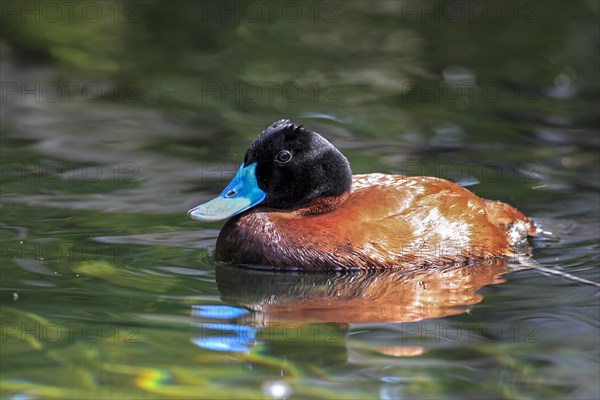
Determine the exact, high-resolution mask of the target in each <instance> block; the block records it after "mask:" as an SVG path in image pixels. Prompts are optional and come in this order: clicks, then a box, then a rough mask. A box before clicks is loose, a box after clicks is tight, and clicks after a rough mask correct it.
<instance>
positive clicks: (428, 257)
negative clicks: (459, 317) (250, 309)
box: [216, 174, 535, 270]
mask: <svg viewBox="0 0 600 400" xmlns="http://www.w3.org/2000/svg"><path fill="white" fill-rule="evenodd" d="M313 210H314V206H310V205H309V206H307V207H302V208H297V209H295V210H276V209H267V208H261V207H258V208H255V209H253V210H251V211H249V212H248V213H245V214H242V215H240V216H238V217H234V218H232V219H231V220H229V221H228V222H227V224H226V225H225V227H224V228H223V230H222V231H221V234H220V235H219V239H218V241H217V253H216V256H217V259H219V260H221V261H225V262H233V263H246V264H255V265H264V266H272V267H275V268H301V269H305V270H324V269H347V268H389V267H404V268H415V267H421V266H435V265H444V264H449V263H464V262H467V261H469V260H471V259H484V258H491V257H495V256H501V255H510V254H512V246H513V245H514V244H515V243H516V242H517V241H520V240H523V239H524V238H525V237H526V236H527V234H528V233H529V234H533V233H534V232H535V228H534V227H533V224H532V223H531V221H530V220H529V219H528V218H527V217H525V216H524V215H523V214H522V213H520V212H519V211H518V210H516V209H514V208H513V207H511V206H509V205H507V204H505V203H501V202H493V201H488V200H484V199H481V198H479V197H477V196H476V195H475V194H473V193H472V192H470V191H468V190H467V189H465V188H462V187H460V186H458V185H456V184H454V183H452V182H449V181H446V180H443V179H438V178H431V177H408V176H399V175H385V174H369V175H355V176H354V177H353V184H352V190H351V192H350V194H349V195H348V197H347V199H345V201H344V202H343V203H342V204H341V205H340V206H339V207H337V208H335V209H333V210H332V211H329V212H326V213H322V214H316V215H314V214H312V212H313Z"/></svg>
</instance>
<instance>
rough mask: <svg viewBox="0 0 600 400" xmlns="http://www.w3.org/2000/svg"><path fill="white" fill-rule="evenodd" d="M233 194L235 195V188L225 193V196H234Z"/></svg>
mask: <svg viewBox="0 0 600 400" xmlns="http://www.w3.org/2000/svg"><path fill="white" fill-rule="evenodd" d="M233 196H235V190H233V189H232V190H230V191H229V192H227V193H226V194H225V197H233Z"/></svg>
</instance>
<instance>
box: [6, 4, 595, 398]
mask: <svg viewBox="0 0 600 400" xmlns="http://www.w3.org/2000/svg"><path fill="white" fill-rule="evenodd" d="M0 11H1V16H0V19H1V39H0V52H1V53H0V67H1V69H0V73H1V79H2V87H1V89H2V91H1V97H2V98H1V106H2V109H1V111H0V117H1V119H0V122H1V125H0V135H1V136H0V139H1V156H2V176H1V178H2V197H1V200H2V204H1V211H2V217H1V225H0V228H2V229H1V230H0V232H1V233H2V268H1V270H0V271H1V277H0V278H1V296H2V305H1V306H0V307H1V314H0V316H1V319H2V341H1V343H0V344H1V345H2V346H1V348H2V350H1V351H2V355H1V357H0V363H1V364H0V366H1V368H2V378H1V379H0V385H1V388H2V397H3V398H11V399H34V398H113V397H114V398H131V397H135V398H146V397H148V398H165V397H167V398H177V397H180V398H190V397H193V398H198V397H203V398H234V397H236V398H374V397H380V398H402V397H404V398H461V399H464V398H482V397H493V398H544V397H548V398H563V397H570V398H597V397H598V396H599V392H600V390H599V388H598V375H599V374H598V357H599V352H598V345H599V343H598V337H599V335H598V333H599V332H598V326H599V324H598V313H599V310H598V309H599V301H598V296H597V291H594V289H593V288H590V287H586V286H578V285H574V284H572V283H570V282H568V281H565V280H561V279H558V278H555V277H547V276H544V275H541V274H539V273H537V272H534V271H521V272H513V273H510V274H508V275H504V276H503V278H502V279H501V278H499V276H500V275H503V274H505V273H506V272H508V270H509V267H507V266H506V265H495V266H487V265H481V266H478V268H472V269H471V270H465V271H450V272H436V271H433V272H430V273H427V274H424V275H417V276H407V277H393V276H392V277H389V276H384V277H369V276H367V277H364V276H360V277H355V278H352V277H348V276H337V275H331V276H327V275H325V276H322V275H316V276H305V275H302V274H299V275H291V274H267V273H259V272H252V271H245V270H240V269H237V268H223V267H217V266H216V264H215V263H214V261H213V260H212V259H211V257H210V253H211V250H212V248H213V247H214V241H215V239H216V236H217V234H218V230H219V228H220V226H221V224H219V223H213V224H198V223H196V222H193V221H189V220H187V218H186V210H187V209H189V208H191V207H192V206H194V205H196V204H199V203H200V202H202V201H204V200H208V199H210V198H212V197H213V196H214V195H216V194H217V193H219V192H220V190H221V189H222V188H223V187H224V186H225V185H226V184H227V182H228V180H229V179H230V178H231V176H232V175H233V174H234V172H235V171H236V169H237V167H238V165H239V163H240V162H241V161H242V159H243V154H244V152H245V149H246V148H247V146H248V145H249V143H250V142H251V141H252V140H253V139H254V137H255V136H256V135H257V134H258V133H260V131H261V130H262V129H264V128H265V127H266V126H267V125H269V124H270V123H271V122H273V121H274V120H277V119H280V118H291V119H292V120H293V121H294V122H296V123H302V124H304V125H306V126H307V127H309V128H311V129H313V130H316V131H318V132H320V133H321V134H323V135H324V136H325V137H327V138H328V139H329V140H330V141H332V142H333V143H334V144H335V145H336V146H337V147H338V148H340V150H341V151H342V152H343V153H344V154H345V155H346V156H347V157H348V159H349V161H350V162H351V165H352V168H353V171H354V173H370V172H387V173H404V174H409V175H432V176H439V177H442V178H446V179H451V180H453V181H456V182H459V183H461V184H464V185H469V189H471V190H473V191H474V192H476V193H477V194H478V195H481V196H484V197H487V198H493V199H499V200H503V201H508V202H510V203H511V204H513V205H515V206H517V207H518V208H519V209H521V210H522V211H524V212H525V213H526V214H528V215H531V216H532V217H534V219H535V220H536V223H537V224H538V226H540V227H541V228H542V230H543V231H544V233H543V234H542V235H541V236H540V238H538V239H536V240H535V241H534V243H533V245H534V248H535V249H534V257H535V259H536V260H537V261H538V262H540V263H542V264H543V265H545V266H547V267H551V268H559V269H562V270H564V271H566V272H569V273H571V274H573V275H577V276H580V277H583V278H586V279H589V280H593V281H596V282H598V281H599V280H600V276H599V272H598V271H599V269H598V268H600V263H599V260H598V250H599V246H598V238H599V237H600V228H599V215H600V200H599V196H598V189H599V188H600V183H599V181H600V168H599V162H600V159H599V153H600V152H599V151H598V150H599V148H600V135H599V125H600V100H599V94H600V77H599V72H598V71H600V65H599V64H600V62H599V52H598V48H599V47H600V31H599V24H598V21H599V18H600V3H599V2H597V1H595V0H590V1H578V0H577V1H570V2H562V1H553V0H550V1H510V0H509V1H493V0H490V1H473V2H466V1H456V2H455V1H450V2H442V1H425V2H420V1H347V2H346V1H288V2H277V1H275V2H270V1H264V2H263V1H258V2H257V1H247V2H243V1H224V2H218V1H203V0H199V1H74V2H51V1H50V2H47V1H10V0H5V1H3V2H2V4H1V6H0ZM215 269H216V272H215ZM383 282H388V283H390V282H391V283H390V284H389V286H390V287H391V288H395V289H394V290H395V291H392V292H385V293H382V292H381V290H379V289H381V288H383V287H387V286H385V285H384V283H383ZM501 282H503V283H502V284H499V285H491V284H494V283H501ZM488 285H491V286H488ZM423 287H426V288H427V290H420V289H418V288H421V289H422V288H423ZM415 288H417V289H415ZM333 289H335V290H337V292H336V291H335V290H333ZM335 293H338V295H337V296H338V297H336V295H335ZM340 293H341V294H340ZM353 293H354V294H353ZM369 293H370V297H369V296H368V294H369ZM339 296H342V297H341V300H340V297H339ZM344 296H347V297H344ZM345 302H347V303H345ZM344 304H347V306H344ZM334 305H335V307H338V308H335V307H334ZM374 305H376V306H377V308H376V309H375V311H373V306H374ZM387 306H390V307H391V309H390V310H388V308H387ZM220 307H221V308H220ZM222 307H231V308H222ZM207 310H208V311H207ZM332 310H334V311H335V312H332ZM377 310H379V315H380V316H381V318H380V319H379V320H378V319H377V318H375V319H368V318H366V315H371V313H372V314H373V315H378V313H377V312H376V311H377ZM467 310H468V311H469V312H468V313H464V311H467ZM349 311H353V313H349ZM348 315H354V316H353V317H350V316H348ZM342 316H343V317H342ZM215 323H216V324H221V325H218V326H217V325H210V324H215ZM282 324H283V325H282ZM286 324H293V327H294V332H296V330H297V329H299V330H300V332H303V335H300V337H299V338H298V339H297V340H296V338H295V336H293V335H292V336H293V337H290V336H289V335H287V333H289V330H288V329H287V328H288V325H286ZM282 327H283V328H282ZM319 332H320V334H317V333H319ZM323 332H326V336H327V338H328V339H330V340H323V339H324V336H323ZM457 332H458V333H462V335H461V336H460V337H461V338H460V339H457V336H456V333H457ZM223 335H225V336H223ZM223 337H226V338H227V339H226V340H225V339H223ZM407 337H408V338H409V340H408V341H407V340H406V338H407ZM215 338H217V339H216V341H215V340H213V339H215ZM574 338H576V340H574ZM127 339H133V341H128V340H127ZM292 339H293V340H292Z"/></svg>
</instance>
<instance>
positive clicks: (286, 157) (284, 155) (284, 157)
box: [276, 150, 292, 163]
mask: <svg viewBox="0 0 600 400" xmlns="http://www.w3.org/2000/svg"><path fill="white" fill-rule="evenodd" d="M276 159H277V161H279V162H282V163H286V162H288V161H290V160H291V159H292V153H290V152H289V151H287V150H281V151H280V152H279V153H277V157H276Z"/></svg>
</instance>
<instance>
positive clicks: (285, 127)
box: [188, 119, 352, 221]
mask: <svg viewBox="0 0 600 400" xmlns="http://www.w3.org/2000/svg"><path fill="white" fill-rule="evenodd" d="M351 185H352V171H351V170H350V164H349V163H348V160H346V157H344V156H343V155H342V153H340V152H339V150H338V149H336V148H335V147H334V146H333V145H332V144H331V143H329V142H328V141H327V140H326V139H325V138H324V137H322V136H321V135H319V134H318V133H316V132H311V131H309V130H308V129H306V128H304V127H303V126H302V125H294V124H293V123H291V122H290V121H289V120H287V119H285V120H283V119H282V120H280V121H277V122H275V123H273V124H272V125H271V126H269V127H268V128H267V129H266V130H264V131H263V132H262V133H261V134H260V135H258V137H257V138H256V139H255V140H254V142H252V144H251V145H250V147H249V148H248V150H247V151H246V155H245V156H244V162H243V163H242V165H241V166H240V168H239V170H238V172H237V173H236V174H235V176H234V177H233V180H232V181H231V182H230V183H229V185H227V187H226V188H225V189H224V190H223V191H222V192H221V194H220V195H219V196H218V197H217V198H215V199H213V200H211V201H209V202H208V203H204V204H201V205H199V206H197V207H194V208H192V209H191V210H189V211H188V216H189V217H190V218H192V219H195V220H199V221H218V220H222V219H225V218H229V217H231V216H233V215H236V214H239V213H241V212H243V211H246V210H248V209H250V208H252V207H254V206H257V205H261V206H265V207H272V208H279V209H288V208H292V207H296V206H300V205H302V204H305V203H308V202H310V201H312V200H315V199H317V198H321V197H330V196H339V195H342V194H343V193H346V192H348V191H349V190H350V186H351Z"/></svg>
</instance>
